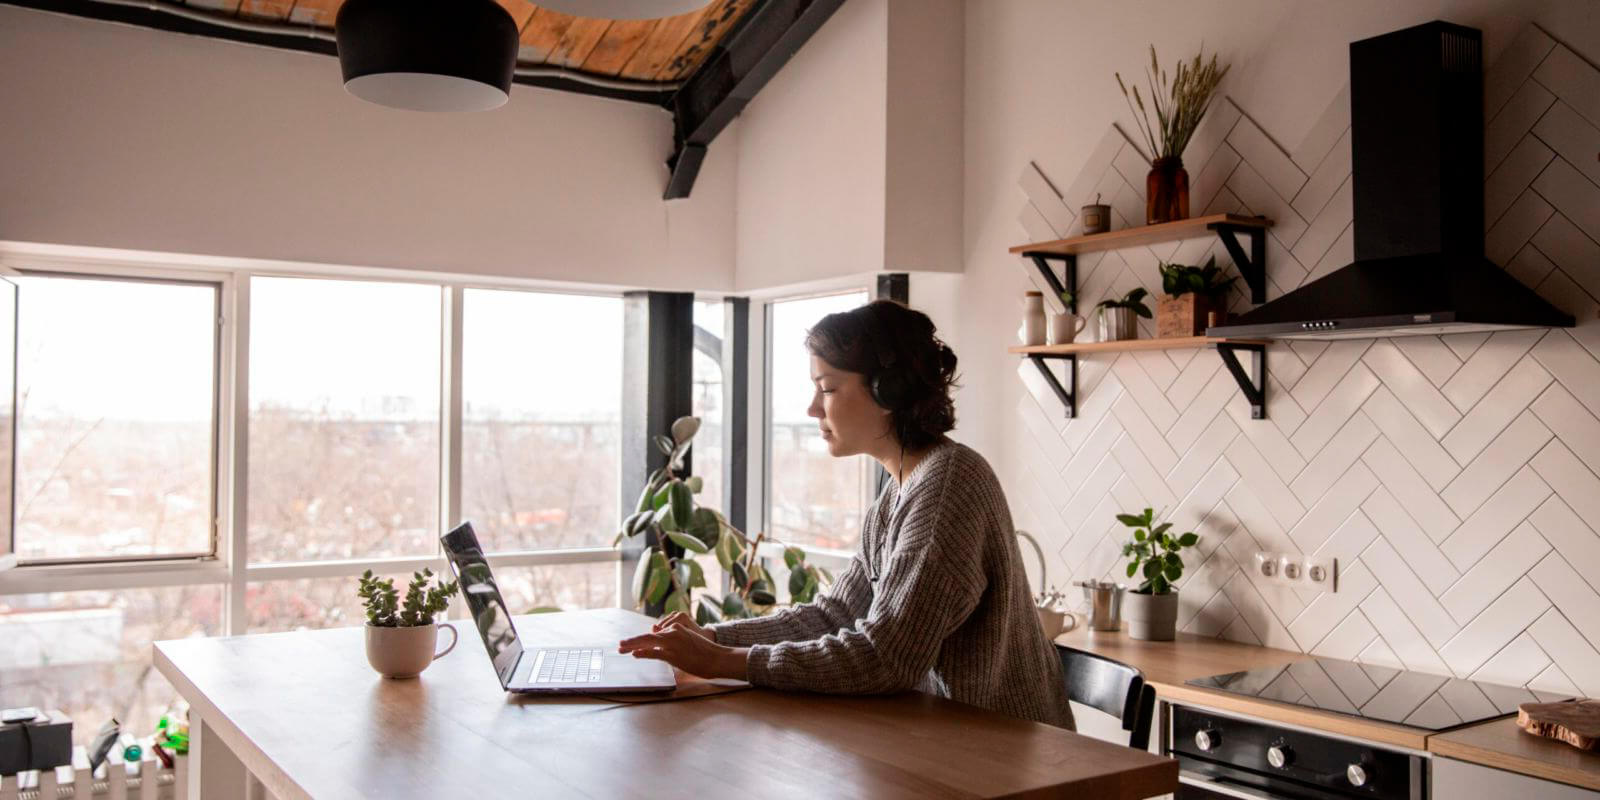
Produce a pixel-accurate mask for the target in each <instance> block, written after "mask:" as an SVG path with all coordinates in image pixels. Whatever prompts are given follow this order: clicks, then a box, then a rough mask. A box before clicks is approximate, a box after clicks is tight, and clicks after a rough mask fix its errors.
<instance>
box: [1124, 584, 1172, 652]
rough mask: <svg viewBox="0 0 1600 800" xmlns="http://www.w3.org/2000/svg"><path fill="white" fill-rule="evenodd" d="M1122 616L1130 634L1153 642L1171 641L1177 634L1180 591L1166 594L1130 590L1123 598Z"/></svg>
mask: <svg viewBox="0 0 1600 800" xmlns="http://www.w3.org/2000/svg"><path fill="white" fill-rule="evenodd" d="M1122 618H1123V619H1125V620H1127V621H1128V635H1129V636H1132V637H1133V638H1135V639H1147V640H1149V641H1152V642H1170V641H1172V639H1173V638H1174V637H1175V636H1176V635H1177V627H1178V591H1177V590H1176V589H1174V590H1172V591H1170V592H1167V593H1166V594H1140V593H1139V592H1128V593H1127V594H1126V595H1125V596H1123V598H1122Z"/></svg>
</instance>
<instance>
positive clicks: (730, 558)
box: [715, 531, 742, 571]
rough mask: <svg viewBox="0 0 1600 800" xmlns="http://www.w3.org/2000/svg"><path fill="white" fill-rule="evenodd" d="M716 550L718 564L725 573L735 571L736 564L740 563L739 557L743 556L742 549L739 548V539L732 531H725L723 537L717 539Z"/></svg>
mask: <svg viewBox="0 0 1600 800" xmlns="http://www.w3.org/2000/svg"><path fill="white" fill-rule="evenodd" d="M715 549H716V553H717V564H718V565H719V566H721V567H722V569H723V570H724V571H731V570H732V569H733V565H734V562H736V561H738V560H739V556H740V555H742V553H741V552H740V551H741V549H742V548H740V546H739V537H738V536H737V535H735V534H734V533H733V532H732V531H724V532H723V533H722V535H721V536H719V537H718V538H717V546H716V548H715Z"/></svg>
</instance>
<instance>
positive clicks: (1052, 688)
mask: <svg viewBox="0 0 1600 800" xmlns="http://www.w3.org/2000/svg"><path fill="white" fill-rule="evenodd" d="M806 348H807V349H808V350H809V351H810V352H811V378H812V382H813V383H814V384H815V387H816V389H815V394H814V396H813V397H812V401H811V407H810V408H809V409H808V410H807V413H808V414H809V415H810V416H812V417H814V418H816V419H817V420H818V422H819V424H820V426H821V428H822V438H823V440H824V441H826V442H827V444H828V453H829V454H830V455H833V456H835V457H844V456H853V455H858V454H862V453H865V454H867V455H870V456H872V457H873V458H875V459H877V461H878V463H879V464H882V465H883V468H884V469H885V470H886V471H888V473H889V475H890V476H891V478H892V482H891V484H890V485H889V486H888V487H886V488H885V490H884V491H883V493H882V494H880V495H879V496H878V499H877V500H876V501H875V502H874V503H873V505H872V508H871V509H870V510H869V511H868V512H867V517H866V520H865V521H864V523H863V524H862V530H861V543H860V549H859V551H858V552H857V553H856V554H855V556H854V557H853V558H852V559H851V561H850V565H849V566H848V567H847V568H846V569H845V570H844V572H843V573H841V574H840V575H839V578H838V580H837V581H836V582H835V583H834V584H833V586H831V587H830V588H829V589H828V590H827V591H826V592H824V593H822V594H820V595H819V596H818V597H817V598H816V600H815V601H813V602H811V603H806V604H804V605H799V606H794V607H791V608H788V609H785V610H783V611H779V612H777V613H775V614H772V615H770V616H766V617H760V618H757V619H745V620H736V621H732V622H725V623H720V624H717V625H711V626H709V627H705V628H701V627H700V626H698V625H696V624H695V622H694V620H693V619H692V618H691V617H689V616H687V615H684V614H673V615H671V616H668V617H666V618H665V619H663V620H661V621H660V622H659V623H657V624H656V625H655V627H654V629H653V632H652V633H649V634H645V635H643V636H636V637H634V638H631V639H627V640H624V641H623V642H622V643H621V645H620V647H619V649H620V650H621V651H622V652H625V653H632V654H633V655H634V656H635V657H638V658H656V659H661V660H664V661H668V662H670V663H672V664H673V665H674V666H676V667H678V668H679V669H682V670H684V671H685V672H689V673H692V674H695V675H700V676H702V677H708V678H739V679H743V680H748V681H750V682H751V683H753V684H755V685H757V686H767V687H772V688H777V689H793V690H807V691H814V692H827V693H836V694H876V693H888V692H896V691H902V690H906V689H921V690H924V691H928V692H931V693H934V694H939V695H942V696H946V697H950V698H953V699H955V700H959V701H962V702H966V703H971V704H973V705H976V706H982V707H984V708H988V709H992V710H994V711H1000V712H1004V713H1007V714H1012V715H1015V716H1019V717H1024V718H1027V719H1032V720H1037V721H1039V722H1046V723H1049V724H1052V725H1060V726H1062V727H1067V728H1070V727H1072V725H1073V722H1072V712H1071V710H1070V709H1069V708H1068V706H1067V700H1066V694H1065V689H1064V687H1063V686H1062V680H1061V665H1060V660H1059V659H1058V657H1057V656H1056V653H1055V648H1054V647H1053V646H1052V645H1051V644H1050V643H1049V642H1048V641H1046V640H1045V638H1044V634H1043V632H1042V631H1041V630H1040V628H1039V622H1038V617H1037V615H1036V614H1035V613H1034V608H1033V603H1032V600H1031V598H1030V597H1029V591H1028V586H1027V579H1026V576H1025V575H1024V574H1023V571H1022V568H1021V556H1020V554H1019V552H1018V550H1017V542H1016V534H1015V533H1014V531H1013V530H1012V527H1011V515H1010V512H1009V510H1008V509H1007V506H1006V500H1005V494H1004V493H1003V492H1002V491H1001V490H1000V483H999V481H998V480H996V479H995V476H994V472H993V471H992V470H990V468H989V465H988V463H987V462H986V461H984V459H983V457H982V456H980V455H978V454H977V453H976V452H974V451H973V450H971V449H970V448H968V447H966V446H965V445H961V444H958V443H956V442H953V441H951V440H950V439H949V438H947V437H946V436H945V433H947V432H948V431H950V430H951V429H952V428H954V427H955V406H954V404H953V402H952V401H951V399H950V390H951V387H952V386H953V385H954V379H955V369H956V356H955V353H954V352H952V351H951V350H950V348H949V347H947V346H946V345H945V344H944V343H943V342H941V341H940V340H939V339H938V337H936V336H935V335H934V326H933V322H932V321H931V320H929V319H928V317H927V315H925V314H923V313H921V312H919V311H913V310H911V309H909V308H906V307H905V306H903V305H900V304H899V303H895V302H892V301H887V300H879V301H877V302H874V303H871V304H869V305H865V306H862V307H860V308H857V309H854V310H852V311H846V312H842V313H838V314H829V315H828V316H826V317H824V318H823V319H822V321H821V322H819V323H817V326H816V327H815V328H812V329H811V331H810V333H809V334H808V336H807V337H806Z"/></svg>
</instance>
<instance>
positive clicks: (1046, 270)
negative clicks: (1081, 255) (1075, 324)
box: [1023, 250, 1078, 314]
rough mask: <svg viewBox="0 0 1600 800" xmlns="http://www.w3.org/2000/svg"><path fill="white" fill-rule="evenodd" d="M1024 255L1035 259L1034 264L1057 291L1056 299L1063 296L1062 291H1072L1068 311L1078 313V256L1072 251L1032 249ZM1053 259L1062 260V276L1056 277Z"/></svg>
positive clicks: (1046, 281) (1051, 287) (1052, 288)
mask: <svg viewBox="0 0 1600 800" xmlns="http://www.w3.org/2000/svg"><path fill="white" fill-rule="evenodd" d="M1023 255H1024V256H1026V257H1028V258H1029V259H1032V260H1033V266H1034V267H1036V268H1037V269H1038V270H1039V274H1040V275H1041V276H1043V277H1044V282H1045V283H1047V284H1049V285H1050V289H1051V290H1052V291H1054V292H1055V293H1056V299H1058V300H1059V299H1060V298H1061V293H1062V292H1072V302H1071V303H1069V304H1068V305H1067V312H1068V313H1070V314H1076V313H1078V257H1077V256H1075V255H1072V254H1071V253H1046V252H1043V251H1039V250H1030V251H1028V252H1026V253H1023ZM1051 261H1060V262H1061V273H1062V276H1063V277H1062V278H1057V277H1056V271H1055V270H1054V269H1053V268H1051V266H1050V262H1051Z"/></svg>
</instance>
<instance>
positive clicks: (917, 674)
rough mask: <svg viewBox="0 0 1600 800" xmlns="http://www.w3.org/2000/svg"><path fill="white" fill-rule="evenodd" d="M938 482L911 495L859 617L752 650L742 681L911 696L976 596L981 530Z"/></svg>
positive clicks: (958, 498) (957, 492) (952, 484)
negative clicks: (853, 621)
mask: <svg viewBox="0 0 1600 800" xmlns="http://www.w3.org/2000/svg"><path fill="white" fill-rule="evenodd" d="M950 477H951V476H950V475H949V474H948V473H946V474H945V475H944V476H942V479H941V480H939V481H937V482H930V483H924V484H922V485H921V486H918V487H915V490H914V491H912V492H911V496H910V497H908V498H907V501H908V507H907V509H906V510H905V515H904V517H903V520H902V521H900V522H899V525H898V530H894V529H891V530H889V531H887V532H886V533H887V534H888V535H890V536H891V537H892V539H891V541H892V545H891V547H892V550H891V552H890V554H889V556H888V558H887V559H886V560H885V562H884V571H883V574H882V575H880V576H879V577H878V580H877V586H876V591H875V592H874V593H873V598H872V602H871V605H870V607H869V608H868V611H867V614H866V618H865V619H864V620H862V621H861V622H860V623H859V624H858V625H856V626H854V627H852V628H846V629H842V630H836V631H835V632H830V633H827V634H825V635H823V636H820V637H818V638H816V639H813V640H811V641H790V642H783V643H779V644H772V645H768V644H757V645H755V646H752V647H751V648H750V655H749V656H748V658H747V660H746V665H747V667H748V670H749V677H750V682H751V683H754V684H756V685H758V686H770V687H773V688H778V689H799V690H807V691H814V692H826V693H833V694H878V693H887V692H894V691H900V690H905V689H911V688H915V687H916V686H917V685H919V684H920V683H921V682H922V680H923V678H924V677H925V676H926V675H927V674H928V672H929V670H931V669H932V668H933V666H934V664H935V662H936V661H937V660H938V657H939V652H940V649H941V648H942V647H943V645H944V641H945V639H946V638H948V637H949V635H950V634H951V633H952V632H953V631H955V630H956V629H957V628H959V627H960V626H961V624H962V623H963V622H965V621H966V619H967V617H968V616H969V615H970V614H971V613H972V611H973V609H974V608H976V607H977V604H978V601H979V599H980V598H981V597H982V595H983V591H984V588H985V579H984V577H983V574H984V573H983V570H982V568H981V566H980V565H981V559H982V546H983V535H982V530H981V527H980V526H976V525H972V524H970V521H969V520H964V515H963V514H962V513H961V509H962V508H964V507H967V506H966V505H965V504H966V503H967V500H969V499H970V498H966V499H964V498H963V494H965V492H966V490H965V489H964V488H963V487H961V486H960V485H958V483H959V482H957V481H953V480H951V479H950Z"/></svg>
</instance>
